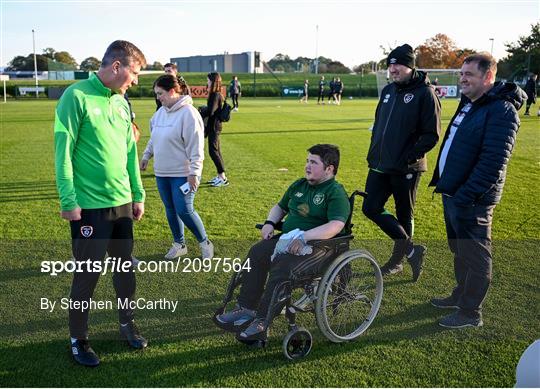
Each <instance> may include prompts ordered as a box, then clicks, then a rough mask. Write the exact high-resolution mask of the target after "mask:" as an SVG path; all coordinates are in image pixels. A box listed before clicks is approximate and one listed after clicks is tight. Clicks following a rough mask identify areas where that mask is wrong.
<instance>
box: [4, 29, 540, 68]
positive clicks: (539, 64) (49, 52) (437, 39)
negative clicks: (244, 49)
mask: <svg viewBox="0 0 540 389" xmlns="http://www.w3.org/2000/svg"><path fill="white" fill-rule="evenodd" d="M505 47H506V51H507V53H508V55H507V56H506V57H505V58H503V59H501V60H500V61H499V64H498V68H499V71H498V75H499V76H500V77H502V78H506V79H515V78H518V77H522V76H523V75H525V73H527V72H533V73H535V74H539V73H540V22H538V23H536V24H533V25H531V32H530V34H529V35H527V36H520V37H519V39H518V40H517V41H516V42H506V43H505ZM391 49H392V48H390V47H389V48H385V47H383V46H381V50H382V57H383V58H381V59H380V60H379V61H369V62H366V63H363V64H360V65H356V66H354V67H353V68H352V70H351V69H349V68H348V67H347V66H345V65H344V64H343V63H341V62H340V61H337V60H333V59H331V58H326V57H323V56H320V57H319V58H318V61H317V62H318V64H316V61H315V59H314V58H308V57H297V58H294V59H292V58H290V57H289V56H288V55H286V54H282V53H279V54H276V55H275V56H274V57H273V58H272V59H271V60H270V61H268V62H267V63H266V64H267V65H268V67H269V68H270V69H271V70H273V71H279V72H285V73H293V72H304V73H309V72H313V71H314V70H315V67H316V66H317V67H318V72H319V73H332V74H344V73H352V72H354V73H370V72H373V71H376V70H381V69H386V57H387V55H388V53H389V52H390V51H391ZM415 52H416V66H417V67H418V68H423V69H457V68H460V67H461V64H462V63H463V59H465V57H467V56H468V55H470V54H472V53H474V50H472V49H469V48H460V47H458V46H457V45H456V43H455V42H454V41H453V40H452V39H451V38H450V37H449V36H447V35H445V34H437V35H435V36H434V37H431V38H429V39H426V41H425V42H424V43H423V44H421V45H419V46H418V47H416V48H415ZM36 62H37V69H38V70H39V71H44V70H77V69H80V70H83V71H95V70H98V69H99V66H100V65H101V61H100V60H99V59H97V58H96V57H88V58H85V59H84V60H83V61H82V62H81V63H80V65H79V64H78V63H77V61H76V60H75V59H74V58H73V56H72V55H71V54H70V53H69V52H67V51H56V50H54V49H53V48H51V47H48V48H46V49H45V50H43V53H42V54H37V55H36ZM162 69H163V65H162V64H161V63H160V62H158V61H155V62H154V63H152V64H149V65H147V66H146V68H145V70H162ZM6 70H15V71H16V70H34V55H33V54H28V55H27V56H22V55H18V56H16V57H14V58H13V59H12V60H11V61H10V62H9V64H8V67H7V69H6Z"/></svg>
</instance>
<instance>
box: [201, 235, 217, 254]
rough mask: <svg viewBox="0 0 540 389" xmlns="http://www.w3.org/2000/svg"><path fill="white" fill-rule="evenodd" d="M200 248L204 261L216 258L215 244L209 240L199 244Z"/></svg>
mask: <svg viewBox="0 0 540 389" xmlns="http://www.w3.org/2000/svg"><path fill="white" fill-rule="evenodd" d="M199 247H200V248H201V256H202V259H205V258H214V244H213V243H212V242H210V240H208V238H206V240H205V241H204V242H202V243H199Z"/></svg>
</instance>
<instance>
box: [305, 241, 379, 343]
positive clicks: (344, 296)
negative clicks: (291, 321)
mask: <svg viewBox="0 0 540 389" xmlns="http://www.w3.org/2000/svg"><path fill="white" fill-rule="evenodd" d="M382 295H383V278H382V274H381V270H380V269H379V266H378V265H377V262H376V261H375V259H374V258H373V256H372V255H371V254H370V253H369V252H367V251H366V250H351V251H347V252H345V253H343V254H341V255H340V256H339V257H337V258H336V259H335V260H334V261H333V262H332V263H331V264H330V266H329V267H328V269H327V270H326V272H325V273H324V276H323V278H322V280H321V282H320V283H319V288H318V291H317V300H316V303H315V317H316V319H317V325H318V327H319V329H320V330H321V332H322V333H323V334H324V336H326V337H327V338H328V340H330V341H331V342H335V343H340V342H345V341H348V340H353V339H356V338H357V337H358V336H360V335H361V334H362V333H363V332H364V331H365V330H367V328H368V327H369V326H370V325H371V323H372V322H373V320H374V319H375V316H376V315H377V312H378V311H379V307H380V305H381V300H382Z"/></svg>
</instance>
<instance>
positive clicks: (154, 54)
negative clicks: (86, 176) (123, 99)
mask: <svg viewBox="0 0 540 389" xmlns="http://www.w3.org/2000/svg"><path fill="white" fill-rule="evenodd" d="M539 4H540V2H539V1H538V0H511V1H510V0H508V1H481V0H467V1H463V0H454V1H437V0H430V1H385V0H382V1H360V0H349V1H346V0H341V1H339V0H338V1H317V0H309V1H303V0H296V1H282V0H273V1H258V0H250V1H247V0H237V1H217V0H214V1H205V0H202V1H172V0H169V1H158V0H156V1H150V0H145V1H142V0H139V1H138V0H130V1H125V0H107V1H69V0H57V1H38V0H33V1H25V0H17V1H10V0H1V5H0V12H1V22H2V24H1V47H0V64H1V65H2V66H5V65H7V63H8V62H9V61H11V60H12V59H13V57H14V56H16V55H25V56H26V55H28V54H29V53H32V51H33V49H32V29H34V30H35V31H36V34H35V40H36V52H37V53H41V52H42V51H43V49H44V48H46V47H52V48H54V49H55V50H56V51H68V52H69V53H70V54H71V55H73V56H74V57H75V59H76V60H77V62H78V63H80V62H81V61H82V60H83V59H84V58H86V57H89V56H94V57H97V58H99V59H101V57H102V56H103V53H104V51H105V48H106V47H107V45H108V44H109V43H110V42H112V41H114V40H116V39H125V40H129V41H131V42H133V43H135V44H136V45H137V46H138V47H139V48H140V49H141V50H142V51H143V52H144V53H145V55H146V57H147V59H148V61H149V62H154V61H159V62H161V63H165V62H168V61H169V59H170V58H171V57H179V56H190V55H201V54H218V53H223V52H225V51H228V52H229V53H240V52H244V51H253V50H257V51H261V52H262V56H263V59H265V60H270V59H271V58H272V57H273V56H274V55H275V54H277V53H284V54H288V55H289V56H290V57H292V58H296V57H297V56H305V57H311V58H312V57H315V53H316V47H317V34H316V26H317V25H318V26H319V32H318V53H319V55H322V56H325V57H330V58H332V59H334V60H339V61H341V62H343V63H344V64H345V65H347V66H349V67H352V66H354V65H358V64H360V63H364V62H368V61H371V60H379V59H381V58H383V57H384V56H383V54H382V50H381V48H380V46H381V45H383V46H385V47H389V46H391V47H395V46H396V45H400V44H402V43H405V42H406V43H409V44H411V45H412V46H413V47H415V46H417V45H419V44H421V43H423V42H424V41H425V40H426V39H428V38H430V37H432V36H434V35H435V34H437V33H444V34H446V35H448V36H449V37H450V38H451V39H453V40H454V41H455V42H456V44H457V45H458V47H461V48H471V49H474V50H478V51H480V50H486V51H490V50H491V40H490V38H493V54H494V55H495V57H496V58H498V59H500V58H502V57H504V56H505V55H506V53H505V47H504V43H506V42H514V41H516V40H517V39H518V38H519V36H520V35H528V34H529V32H530V29H531V28H530V25H531V24H533V23H535V22H537V21H538V20H539V18H540V6H539Z"/></svg>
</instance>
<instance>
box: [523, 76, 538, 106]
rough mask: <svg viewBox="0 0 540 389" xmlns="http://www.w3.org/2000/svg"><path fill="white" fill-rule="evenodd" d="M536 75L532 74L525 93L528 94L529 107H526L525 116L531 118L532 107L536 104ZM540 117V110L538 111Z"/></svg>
mask: <svg viewBox="0 0 540 389" xmlns="http://www.w3.org/2000/svg"><path fill="white" fill-rule="evenodd" d="M536 77H537V76H536V74H531V75H530V77H529V79H528V80H527V83H526V84H525V93H527V105H526V107H525V116H529V115H530V113H529V109H530V108H531V105H533V104H536ZM538 115H539V116H540V110H539V111H538Z"/></svg>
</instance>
